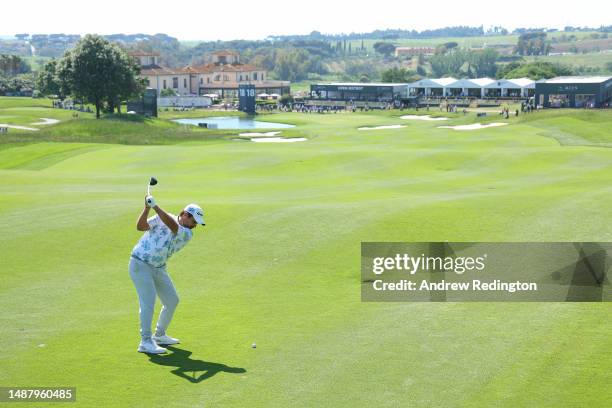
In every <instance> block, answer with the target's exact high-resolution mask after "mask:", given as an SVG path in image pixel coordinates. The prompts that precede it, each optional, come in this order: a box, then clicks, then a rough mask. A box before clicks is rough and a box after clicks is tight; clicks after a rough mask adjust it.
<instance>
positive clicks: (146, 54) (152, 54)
mask: <svg viewBox="0 0 612 408" xmlns="http://www.w3.org/2000/svg"><path fill="white" fill-rule="evenodd" d="M128 55H131V56H132V57H159V53H157V52H147V51H128Z"/></svg>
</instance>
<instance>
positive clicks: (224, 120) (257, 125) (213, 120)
mask: <svg viewBox="0 0 612 408" xmlns="http://www.w3.org/2000/svg"><path fill="white" fill-rule="evenodd" d="M174 121H175V122H177V123H182V124H185V125H194V126H199V124H200V123H206V124H208V127H209V128H213V129H286V128H292V127H295V126H294V125H288V124H286V123H274V122H261V121H257V120H253V119H249V118H242V117H239V116H213V117H210V118H197V119H175V120H174ZM211 125H212V126H211Z"/></svg>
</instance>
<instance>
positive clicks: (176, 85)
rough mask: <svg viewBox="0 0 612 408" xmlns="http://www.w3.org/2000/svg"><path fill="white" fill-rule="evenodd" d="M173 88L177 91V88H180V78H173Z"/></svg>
mask: <svg viewBox="0 0 612 408" xmlns="http://www.w3.org/2000/svg"><path fill="white" fill-rule="evenodd" d="M172 87H173V88H174V89H177V88H178V77H174V78H172Z"/></svg>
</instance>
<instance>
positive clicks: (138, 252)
mask: <svg viewBox="0 0 612 408" xmlns="http://www.w3.org/2000/svg"><path fill="white" fill-rule="evenodd" d="M151 208H153V210H154V211H155V212H156V213H157V215H154V216H153V217H151V218H147V217H148V215H149V211H150V209H151ZM197 224H202V225H205V224H204V212H203V211H202V209H201V208H200V207H199V206H198V205H196V204H189V205H187V206H186V207H185V208H184V209H183V211H181V213H180V214H179V215H178V216H176V215H173V214H168V213H167V212H165V211H164V210H162V209H161V208H160V207H159V206H158V205H157V203H156V202H155V199H154V198H153V196H151V195H147V196H146V198H145V207H144V209H143V211H142V214H140V217H139V218H138V223H137V224H136V229H138V231H145V233H144V234H143V236H142V237H141V238H140V240H139V241H138V243H137V244H136V246H135V247H134V249H133V250H132V256H131V258H130V264H129V270H130V277H131V278H132V281H133V282H134V286H136V292H138V302H139V303H140V336H141V341H140V345H139V346H138V351H139V352H141V353H150V354H161V353H165V352H167V350H166V349H165V348H163V347H160V346H159V345H170V344H177V343H179V340H178V339H175V338H172V337H170V336H168V335H167V334H166V330H167V329H168V325H169V324H170V321H171V320H172V315H173V314H174V310H175V309H176V306H177V304H178V301H179V298H178V295H177V294H176V289H175V288H174V284H173V283H172V280H171V279H170V276H168V272H166V261H167V260H168V258H170V257H171V256H172V255H173V254H174V253H175V252H178V251H180V250H181V249H182V248H183V247H184V246H185V245H186V244H187V243H188V242H189V240H191V237H192V235H193V232H192V231H191V230H192V229H193V228H195V227H196V225H197ZM156 295H157V296H159V299H160V300H161V303H162V309H161V312H160V314H159V319H158V321H157V325H156V328H155V333H154V334H153V333H151V323H152V320H153V308H154V307H155V297H156Z"/></svg>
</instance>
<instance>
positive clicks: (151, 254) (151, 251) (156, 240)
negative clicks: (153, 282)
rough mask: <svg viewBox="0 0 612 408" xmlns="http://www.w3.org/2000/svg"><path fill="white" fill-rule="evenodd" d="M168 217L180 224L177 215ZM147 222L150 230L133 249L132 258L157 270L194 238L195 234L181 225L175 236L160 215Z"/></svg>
mask: <svg viewBox="0 0 612 408" xmlns="http://www.w3.org/2000/svg"><path fill="white" fill-rule="evenodd" d="M168 215H169V216H171V217H173V218H174V219H176V220H177V223H178V218H177V216H176V215H174V214H168ZM147 222H148V223H149V230H148V231H146V232H145V233H144V234H143V236H142V237H141V238H140V240H139V241H138V243H137V244H136V246H134V249H132V256H133V257H134V258H136V259H139V260H141V261H143V262H146V263H148V264H149V265H151V266H154V267H156V268H161V267H164V266H165V265H166V261H167V260H168V259H169V258H170V257H171V256H172V255H173V254H174V253H175V252H178V251H180V250H181V249H182V248H183V247H184V246H185V245H187V243H188V242H189V240H190V239H191V237H192V236H193V232H192V231H191V230H190V229H189V228H187V227H183V226H182V225H181V224H179V226H178V231H177V232H176V234H173V233H172V230H171V229H170V228H168V226H166V224H164V222H163V221H162V220H161V218H159V215H155V216H153V217H151V218H149V219H147Z"/></svg>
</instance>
